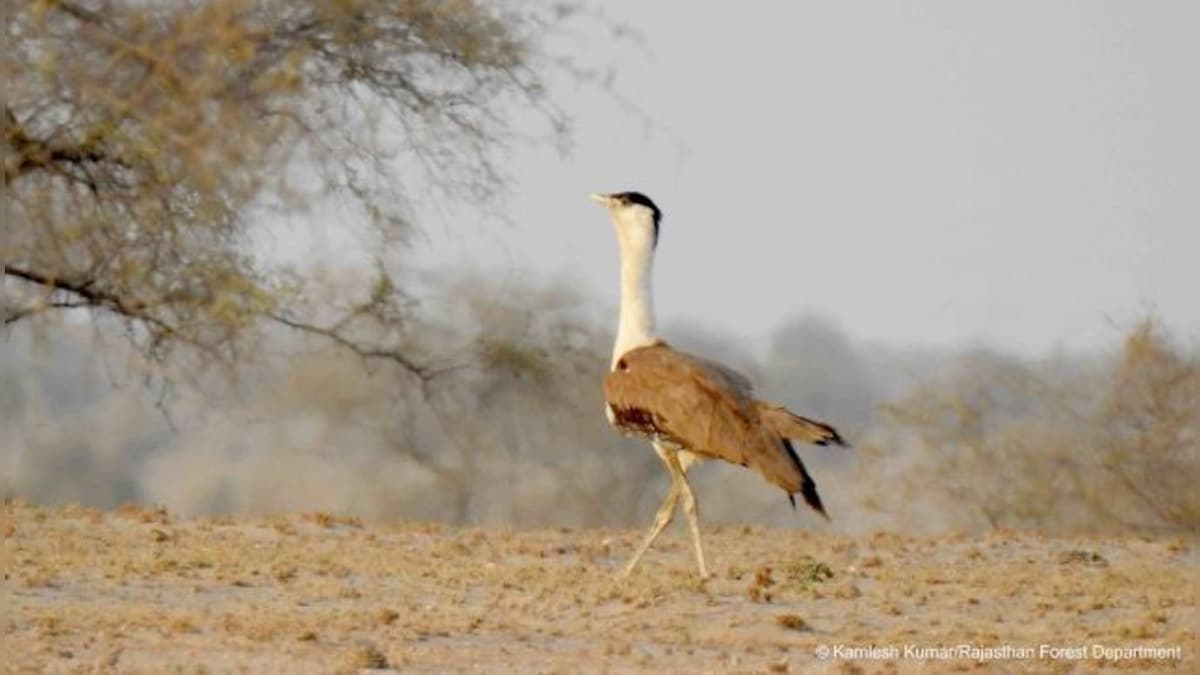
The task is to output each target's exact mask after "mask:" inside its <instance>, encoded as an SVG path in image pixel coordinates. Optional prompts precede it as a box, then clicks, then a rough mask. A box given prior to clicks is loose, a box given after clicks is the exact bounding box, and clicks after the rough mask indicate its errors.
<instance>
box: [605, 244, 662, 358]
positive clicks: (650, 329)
mask: <svg viewBox="0 0 1200 675" xmlns="http://www.w3.org/2000/svg"><path fill="white" fill-rule="evenodd" d="M632 239H633V240H628V239H625V238H623V237H621V238H619V243H620V246H621V318H620V321H619V322H618V324H617V341H616V344H614V345H613V356H612V364H611V367H614V368H615V367H616V365H617V360H618V359H620V358H621V355H622V354H624V353H625V352H627V351H629V350H630V349H633V348H635V347H641V346H643V345H648V344H651V343H653V342H654V341H655V339H656V336H655V334H654V301H653V299H652V298H651V292H650V277H651V272H652V271H653V267H654V247H653V243H651V242H649V241H647V240H645V239H641V240H638V239H637V238H632Z"/></svg>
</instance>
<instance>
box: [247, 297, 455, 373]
mask: <svg viewBox="0 0 1200 675" xmlns="http://www.w3.org/2000/svg"><path fill="white" fill-rule="evenodd" d="M268 316H269V318H270V319H271V320H273V321H276V322H278V323H280V324H282V325H284V326H287V327H288V328H292V329H295V330H299V331H302V332H305V333H311V334H313V335H319V336H321V337H324V338H327V339H329V340H331V341H333V342H334V343H335V344H337V345H338V346H340V347H343V348H345V349H347V350H349V351H350V352H352V353H354V354H355V355H356V356H358V357H359V358H361V359H363V360H383V361H391V362H392V363H395V364H397V365H399V366H400V367H401V368H403V369H404V370H406V371H408V372H409V373H411V374H412V375H414V376H416V377H417V379H419V380H420V381H421V382H422V384H428V383H430V382H431V381H433V380H434V379H435V378H436V377H438V376H439V375H444V374H447V373H450V372H453V371H456V370H461V369H462V368H465V367H467V366H466V365H465V364H458V365H452V366H443V367H441V368H431V367H429V366H428V365H422V364H419V363H417V362H416V361H414V360H412V359H411V358H410V357H408V356H407V355H405V354H404V353H402V352H401V351H400V350H398V349H388V348H384V347H379V346H373V345H367V344H363V343H361V342H356V341H354V340H352V339H350V338H349V337H347V336H346V335H345V334H343V333H341V332H339V331H338V327H339V326H340V325H342V324H343V323H344V322H341V321H339V322H337V323H335V324H334V325H333V326H330V327H324V326H318V325H315V324H311V323H306V322H304V321H300V320H297V319H292V318H289V317H287V316H284V315H282V314H276V313H272V314H269V315H268Z"/></svg>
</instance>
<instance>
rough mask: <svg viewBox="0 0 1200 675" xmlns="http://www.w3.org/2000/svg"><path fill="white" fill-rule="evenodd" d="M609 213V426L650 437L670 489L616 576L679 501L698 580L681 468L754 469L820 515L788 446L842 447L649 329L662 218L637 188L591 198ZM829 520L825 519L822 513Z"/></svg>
mask: <svg viewBox="0 0 1200 675" xmlns="http://www.w3.org/2000/svg"><path fill="white" fill-rule="evenodd" d="M591 198H592V199H593V200H595V201H597V202H600V203H601V204H603V205H604V206H605V207H606V208H607V209H608V212H609V215H610V216H611V217H612V221H613V225H614V227H615V229H616V233H617V243H618V245H619V247H620V252H621V310H620V321H619V323H618V326H617V340H616V344H615V345H613V355H612V364H611V368H610V371H609V373H608V375H607V376H606V377H605V378H604V396H605V399H606V403H607V406H606V414H607V416H608V421H609V422H610V423H611V424H612V425H613V426H614V427H616V429H617V430H618V431H621V432H622V433H625V434H629V435H634V436H640V437H643V438H647V439H649V440H650V441H651V442H652V443H653V445H654V450H655V452H657V453H658V456H659V457H661V458H662V460H663V462H664V463H665V464H666V465H667V471H669V472H670V474H671V487H670V489H669V490H668V491H667V497H666V499H665V500H663V503H662V506H660V507H659V509H658V513H657V514H656V515H655V516H654V523H653V524H652V525H651V526H650V531H649V532H648V533H647V534H646V538H645V539H644V540H642V543H641V545H639V546H638V548H637V550H636V551H634V553H633V557H631V558H630V559H629V563H628V564H626V565H625V567H624V568H623V569H622V571H621V575H622V576H625V575H628V574H629V573H630V572H632V571H633V569H634V568H635V567H637V564H638V561H640V560H641V559H642V555H643V554H645V552H646V549H648V548H650V545H651V544H653V543H654V540H655V539H657V538H658V535H659V534H660V533H662V531H663V529H665V528H666V527H667V525H669V524H670V523H671V520H672V519H673V518H674V517H675V508H676V506H677V505H678V503H679V500H680V498H682V499H683V511H684V513H685V514H687V518H688V527H689V528H690V529H691V532H692V543H693V544H694V545H695V549H696V564H697V565H699V567H700V577H701V578H705V577H707V576H708V566H707V565H706V564H705V562H704V549H703V548H702V547H701V545H700V518H699V515H698V512H697V507H696V496H695V494H693V492H692V488H691V486H690V485H689V484H688V480H687V470H688V467H690V466H691V465H692V464H693V463H694V462H696V461H697V460H700V459H723V460H725V461H727V462H731V463H733V464H740V465H741V466H746V467H752V468H754V469H755V470H757V471H758V472H759V473H760V474H762V475H763V477H764V478H766V479H767V480H768V481H770V482H772V483H774V484H775V485H778V486H779V487H781V488H783V489H784V491H785V492H787V495H788V499H789V500H791V502H792V506H793V507H794V506H795V505H796V500H795V497H794V494H795V493H797V492H799V493H800V494H801V495H802V496H803V497H804V501H805V502H807V503H808V505H809V506H811V507H812V508H813V509H815V510H816V511H817V512H818V513H820V514H821V515H822V516H826V514H825V507H824V506H823V505H822V504H821V497H820V496H819V495H818V494H817V485H816V483H814V482H813V479H812V477H811V476H809V475H808V471H806V470H805V469H804V464H803V463H802V462H801V461H800V457H799V456H798V455H797V454H796V451H795V449H793V448H792V444H791V440H792V439H794V440H801V441H805V442H808V443H814V444H816V445H828V444H830V443H834V444H837V445H845V443H844V442H843V441H842V438H841V436H839V435H838V433H837V431H835V430H834V429H833V427H831V426H829V425H827V424H823V423H821V422H817V421H814V420H810V419H806V418H804V417H800V416H799V415H795V414H793V413H792V412H791V411H789V410H787V409H786V408H784V407H783V406H779V405H775V404H772V403H767V402H765V401H760V400H758V399H756V398H754V395H753V391H752V388H751V385H750V381H749V380H747V379H746V378H745V377H744V376H742V375H741V374H740V373H738V372H736V371H733V370H730V369H729V368H726V367H724V366H722V365H720V364H717V363H713V362H712V361H708V360H706V359H702V358H700V357H697V356H693V355H691V354H686V353H684V352H681V351H678V350H676V349H674V348H672V347H671V346H670V345H668V344H667V343H666V342H664V341H662V340H660V339H659V338H658V336H657V335H656V334H655V332H654V304H653V299H652V297H651V292H650V277H651V270H652V268H653V263H654V250H655V248H656V247H657V245H658V230H659V222H660V220H661V219H662V212H661V211H659V209H658V207H657V206H655V205H654V202H652V201H650V198H649V197H646V196H645V195H643V194H641V193H639V192H621V193H616V194H592V195H591ZM826 517H827V518H828V516H826Z"/></svg>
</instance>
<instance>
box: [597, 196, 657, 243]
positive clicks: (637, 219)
mask: <svg viewBox="0 0 1200 675" xmlns="http://www.w3.org/2000/svg"><path fill="white" fill-rule="evenodd" d="M588 197H590V198H591V199H592V201H595V202H598V203H600V204H601V205H603V206H604V208H606V209H608V214H609V216H611V217H612V221H613V226H614V227H615V228H616V230H617V239H618V240H619V241H620V242H621V245H622V246H636V247H639V248H642V247H648V248H649V249H653V248H654V247H655V246H657V245H658V228H659V223H660V222H661V221H662V211H660V210H659V209H658V207H657V206H655V205H654V202H652V201H650V198H649V197H647V196H646V195H644V194H642V193H640V192H615V193H613V194H602V193H598V192H593V193H592V194H590V195H588Z"/></svg>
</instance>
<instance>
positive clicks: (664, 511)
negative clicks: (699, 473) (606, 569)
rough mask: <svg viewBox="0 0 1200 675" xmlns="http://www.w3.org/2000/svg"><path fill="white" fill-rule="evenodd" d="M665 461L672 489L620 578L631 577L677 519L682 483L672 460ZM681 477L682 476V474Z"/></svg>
mask: <svg viewBox="0 0 1200 675" xmlns="http://www.w3.org/2000/svg"><path fill="white" fill-rule="evenodd" d="M659 454H660V455H662V454H663V453H661V452H660V453H659ZM663 461H664V462H666V463H667V469H668V470H669V471H670V472H671V488H670V489H669V490H667V498H666V499H664V500H663V503H662V506H660V507H658V513H656V514H655V515H654V524H653V525H651V526H650V531H649V532H648V533H646V538H645V539H643V540H642V543H641V545H640V546H638V548H637V551H635V552H634V554H633V557H631V558H630V559H629V562H628V563H626V564H625V567H624V568H623V569H622V570H621V572H620V574H618V575H617V577H618V578H624V577H627V576H629V573H630V572H632V571H633V568H635V567H637V564H638V562H639V561H640V560H641V559H642V555H644V554H645V553H646V549H648V548H650V545H651V544H653V543H654V540H655V539H658V535H660V534H662V531H663V530H665V529H666V527H667V525H670V524H671V520H673V519H674V518H675V506H676V505H677V504H678V503H679V494H680V482H679V478H677V477H676V472H675V470H674V469H671V460H669V459H667V457H666V456H665V455H664V456H663ZM675 464H676V465H678V464H679V462H678V461H676V462H675ZM679 475H680V476H682V473H680V474H679Z"/></svg>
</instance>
